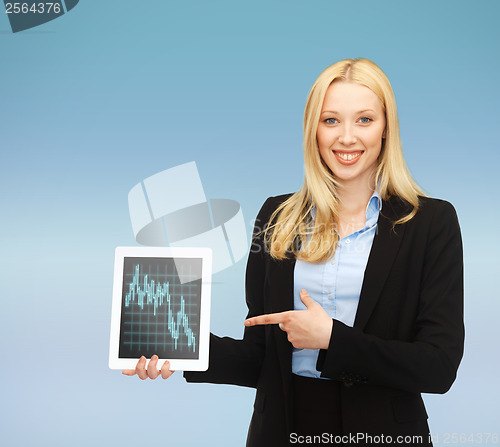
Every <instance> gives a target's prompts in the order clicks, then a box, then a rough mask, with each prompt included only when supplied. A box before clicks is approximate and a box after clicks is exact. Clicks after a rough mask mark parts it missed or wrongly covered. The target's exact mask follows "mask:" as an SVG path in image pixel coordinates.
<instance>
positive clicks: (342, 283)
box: [292, 190, 382, 378]
mask: <svg viewBox="0 0 500 447" xmlns="http://www.w3.org/2000/svg"><path fill="white" fill-rule="evenodd" d="M381 209H382V200H381V199H380V196H379V194H378V192H377V191H376V190H375V191H374V193H373V194H372V196H371V198H370V200H369V201H368V205H367V206H366V223H365V226H364V227H363V228H362V229H360V230H358V231H355V232H354V233H351V234H349V235H348V236H345V237H343V238H342V239H341V240H340V241H339V243H338V245H337V249H336V250H335V254H334V255H333V257H332V258H330V259H329V260H328V261H326V262H318V263H309V262H305V261H300V260H297V261H296V262H295V270H294V285H293V298H294V307H295V310H304V309H305V308H306V307H305V305H304V304H303V303H302V301H301V299H300V295H299V293H300V291H301V290H302V289H306V291H307V293H308V294H309V295H310V296H311V298H312V299H313V300H314V301H316V302H317V303H319V304H321V306H322V307H323V309H325V311H326V312H327V313H328V315H330V317H332V318H334V319H336V320H339V321H341V322H342V323H344V324H346V325H348V326H353V325H354V318H355V316H356V310H357V308H358V302H359V295H360V293H361V286H362V284H363V278H364V273H365V269H366V263H367V262H368V255H369V254H370V250H371V247H372V244H373V238H374V237H375V230H376V228H377V220H378V216H379V213H380V210H381ZM313 217H314V209H313ZM318 353H319V349H296V348H293V354H292V372H293V373H294V374H297V375H300V376H306V377H315V378H319V377H320V374H321V372H320V371H318V370H316V361H317V359H318Z"/></svg>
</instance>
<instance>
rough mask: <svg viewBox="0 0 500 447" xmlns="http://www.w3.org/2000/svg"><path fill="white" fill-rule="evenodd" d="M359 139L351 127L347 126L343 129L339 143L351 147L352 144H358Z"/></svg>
mask: <svg viewBox="0 0 500 447" xmlns="http://www.w3.org/2000/svg"><path fill="white" fill-rule="evenodd" d="M356 141H357V139H356V136H355V135H354V132H353V129H352V127H351V126H349V125H345V126H343V127H342V132H341V134H340V137H339V142H340V143H341V144H343V145H345V146H350V145H351V144H354V143H356Z"/></svg>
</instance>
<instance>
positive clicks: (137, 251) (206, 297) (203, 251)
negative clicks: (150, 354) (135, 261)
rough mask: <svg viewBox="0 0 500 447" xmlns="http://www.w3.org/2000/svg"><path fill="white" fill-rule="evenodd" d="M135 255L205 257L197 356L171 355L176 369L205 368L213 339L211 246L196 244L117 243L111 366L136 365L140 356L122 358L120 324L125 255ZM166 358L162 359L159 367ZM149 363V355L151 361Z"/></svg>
mask: <svg viewBox="0 0 500 447" xmlns="http://www.w3.org/2000/svg"><path fill="white" fill-rule="evenodd" d="M128 257H133V258H174V259H175V258H195V259H201V260H202V273H201V303H200V333H199V342H198V343H199V345H198V354H199V356H198V359H176V358H169V359H168V360H169V361H170V369H171V370H173V371H176V370H179V371H206V370H207V369H208V350H209V341H210V296H211V284H212V250H211V249H210V248H193V247H117V248H116V250H115V265H114V275H113V301H112V308H111V335H110V344H109V367H110V369H135V367H136V364H137V361H138V360H139V358H136V359H130V358H120V357H119V347H120V325H121V311H122V295H123V267H124V259H125V258H128ZM165 360H167V359H163V358H162V359H159V361H158V369H159V368H160V367H161V365H163V362H165ZM147 363H149V359H148V362H147Z"/></svg>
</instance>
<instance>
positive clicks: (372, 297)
mask: <svg viewBox="0 0 500 447" xmlns="http://www.w3.org/2000/svg"><path fill="white" fill-rule="evenodd" d="M403 211H404V207H403V205H402V203H401V201H400V200H398V199H396V198H390V199H389V200H387V201H385V200H384V201H383V203H382V210H381V212H380V215H379V219H378V222H377V230H376V233H375V237H374V239H373V245H372V248H371V251H370V255H369V257H368V263H367V265H366V269H365V277H364V279H363V285H362V287H361V294H360V297H359V304H358V310H357V312H356V318H355V320H354V326H355V327H357V328H360V329H361V330H363V329H364V327H365V326H366V323H367V322H368V320H369V318H370V315H371V313H372V312H373V309H374V308H375V305H376V304H377V301H378V299H379V297H380V293H381V292H382V288H383V287H384V284H385V281H386V279H387V276H388V275H389V272H390V270H391V267H392V265H393V263H394V260H395V258H396V254H397V252H398V250H399V246H400V244H401V239H402V237H403V234H404V229H405V225H398V226H396V229H395V231H394V230H393V229H392V224H393V222H394V221H395V220H397V219H398V218H399V217H401V215H402V212H403Z"/></svg>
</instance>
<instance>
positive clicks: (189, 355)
mask: <svg viewBox="0 0 500 447" xmlns="http://www.w3.org/2000/svg"><path fill="white" fill-rule="evenodd" d="M201 268H202V261H201V259H197V258H190V259H187V258H186V259H175V261H174V259H172V258H132V257H126V258H125V259H124V268H123V290H122V309H121V330H120V347H119V357H120V358H138V357H140V356H141V355H144V356H146V357H147V358H150V357H151V356H152V355H153V354H156V355H158V356H159V357H160V358H172V357H175V358H178V359H197V358H198V341H199V328H200V304H201V279H200V278H201ZM180 278H182V281H181V280H180ZM190 278H192V280H190Z"/></svg>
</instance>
